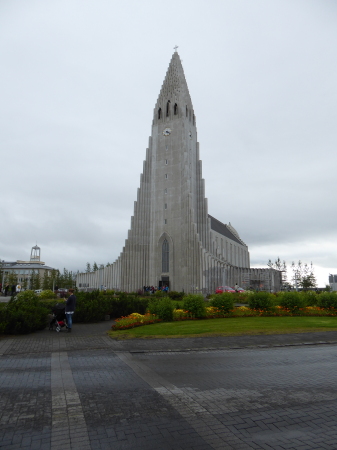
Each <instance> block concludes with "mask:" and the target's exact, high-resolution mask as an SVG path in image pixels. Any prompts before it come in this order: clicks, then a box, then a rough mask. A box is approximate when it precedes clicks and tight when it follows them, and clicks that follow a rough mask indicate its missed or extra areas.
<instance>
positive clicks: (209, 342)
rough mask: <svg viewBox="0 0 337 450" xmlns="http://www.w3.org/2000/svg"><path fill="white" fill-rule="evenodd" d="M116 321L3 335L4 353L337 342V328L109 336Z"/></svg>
mask: <svg viewBox="0 0 337 450" xmlns="http://www.w3.org/2000/svg"><path fill="white" fill-rule="evenodd" d="M112 324H113V321H112V320H110V321H103V322H99V323H92V324H82V323H80V324H76V323H75V324H74V326H73V330H72V333H71V334H68V333H66V332H65V331H64V330H62V331H61V332H60V333H57V332H56V331H49V330H48V328H46V329H44V330H41V331H38V332H36V333H31V334H27V335H19V336H1V337H0V355H1V354H23V353H40V352H52V351H60V350H64V351H71V350H81V349H88V350H89V349H110V350H112V351H114V352H131V353H138V352H141V353H143V352H181V351H207V350H223V349H242V348H261V347H286V346H304V345H305V346H307V345H328V344H330V345H335V344H337V331H326V332H317V333H298V334H276V335H275V334H274V335H254V336H249V335H244V336H212V337H191V338H162V339H126V340H120V339H113V338H111V337H109V336H108V334H107V333H108V331H109V330H110V328H111V325H112Z"/></svg>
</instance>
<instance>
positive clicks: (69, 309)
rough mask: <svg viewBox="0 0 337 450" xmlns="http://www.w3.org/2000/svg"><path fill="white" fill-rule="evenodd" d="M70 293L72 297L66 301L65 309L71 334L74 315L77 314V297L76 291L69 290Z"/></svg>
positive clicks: (68, 329)
mask: <svg viewBox="0 0 337 450" xmlns="http://www.w3.org/2000/svg"><path fill="white" fill-rule="evenodd" d="M69 293H70V296H69V297H68V298H67V299H66V300H65V302H66V308H65V313H66V318H67V325H68V328H67V332H68V333H71V329H72V326H73V314H74V312H75V308H76V297H75V295H74V289H69Z"/></svg>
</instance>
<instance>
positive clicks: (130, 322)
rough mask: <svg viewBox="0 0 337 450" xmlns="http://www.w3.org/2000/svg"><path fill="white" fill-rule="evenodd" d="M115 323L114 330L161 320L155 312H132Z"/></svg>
mask: <svg viewBox="0 0 337 450" xmlns="http://www.w3.org/2000/svg"><path fill="white" fill-rule="evenodd" d="M115 322H116V323H115V325H112V327H111V329H112V330H113V331H117V330H127V329H129V328H135V327H140V326H142V325H150V324H151V323H157V322H161V319H159V318H158V317H157V316H156V315H155V314H149V313H147V314H144V315H143V314H138V313H132V314H130V315H128V316H125V317H121V318H119V319H116V321H115Z"/></svg>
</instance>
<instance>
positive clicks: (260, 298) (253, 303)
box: [248, 292, 273, 311]
mask: <svg viewBox="0 0 337 450" xmlns="http://www.w3.org/2000/svg"><path fill="white" fill-rule="evenodd" d="M248 305H249V308H251V309H256V310H260V311H268V310H270V309H271V308H272V306H273V297H272V295H271V294H269V292H254V294H251V295H249V297H248Z"/></svg>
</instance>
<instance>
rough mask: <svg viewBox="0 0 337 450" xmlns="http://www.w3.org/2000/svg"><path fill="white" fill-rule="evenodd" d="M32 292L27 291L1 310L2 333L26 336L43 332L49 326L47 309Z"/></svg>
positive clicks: (0, 325) (0, 327)
mask: <svg viewBox="0 0 337 450" xmlns="http://www.w3.org/2000/svg"><path fill="white" fill-rule="evenodd" d="M32 294H34V292H32V291H25V295H24V296H20V295H18V296H17V297H15V298H14V299H11V300H10V301H9V302H8V303H7V304H6V305H5V307H1V308H0V333H4V334H25V333H31V332H33V331H37V330H43V329H44V328H45V327H46V325H47V313H48V310H47V309H46V307H45V306H44V305H43V304H41V303H40V301H39V299H38V298H37V296H36V295H35V294H34V295H32Z"/></svg>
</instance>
